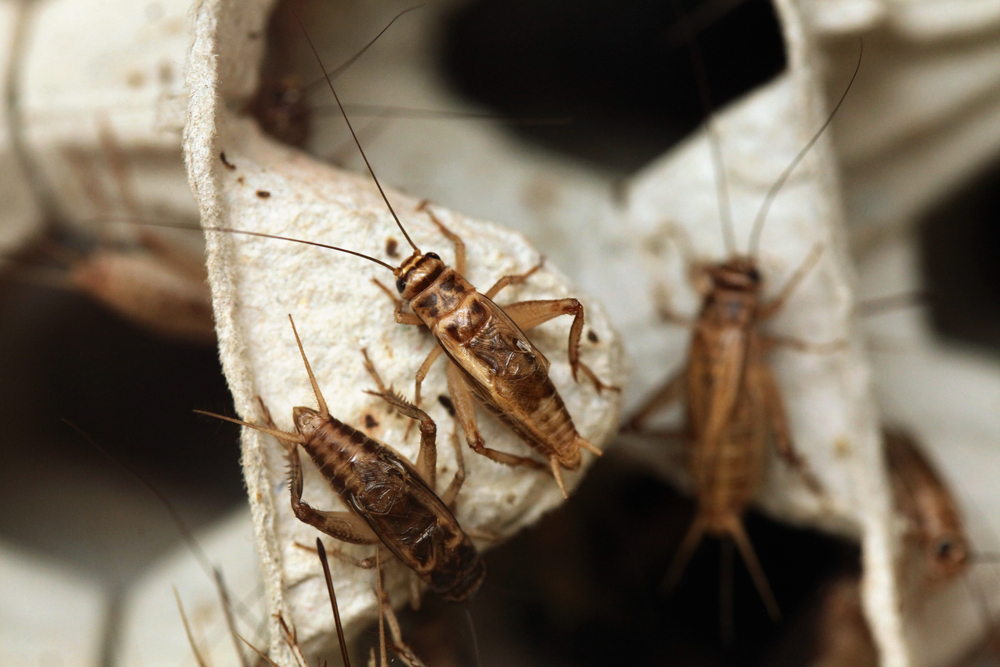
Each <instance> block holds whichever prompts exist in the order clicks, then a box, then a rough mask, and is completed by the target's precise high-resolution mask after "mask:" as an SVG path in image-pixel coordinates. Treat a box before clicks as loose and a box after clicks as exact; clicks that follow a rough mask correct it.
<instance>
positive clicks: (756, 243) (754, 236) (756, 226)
mask: <svg viewBox="0 0 1000 667" xmlns="http://www.w3.org/2000/svg"><path fill="white" fill-rule="evenodd" d="M858 42H859V43H860V46H859V48H858V64H857V65H855V67H854V74H852V75H851V80H850V82H848V84H847V88H846V89H845V90H844V94H843V95H841V96H840V100H839V101H838V102H837V105H836V106H835V107H833V111H831V112H830V115H829V116H828V117H827V119H826V122H825V123H823V126H822V127H821V128H819V131H818V132H816V134H814V135H813V136H812V139H810V140H809V142H808V143H807V144H806V145H805V146H804V147H803V148H802V150H801V151H799V154H798V155H796V156H795V159H793V160H792V161H791V163H789V165H788V166H787V167H785V171H784V172H782V174H781V176H779V177H778V180H777V181H775V182H774V185H772V186H771V189H770V190H768V191H767V194H766V195H764V201H763V202H762V203H761V205H760V210H759V211H758V212H757V218H756V219H755V220H754V222H753V231H752V232H751V233H750V256H751V257H756V256H757V250H759V248H760V235H761V232H762V231H763V230H764V220H765V219H767V214H768V211H770V210H771V204H773V203H774V198H775V197H777V196H778V191H780V190H781V188H782V186H784V185H785V181H787V180H788V177H789V176H791V175H792V172H793V171H795V167H797V166H798V165H799V162H801V161H802V158H804V157H805V156H806V153H808V152H809V149H811V148H812V147H813V145H815V143H816V142H817V141H819V138H820V136H821V135H822V134H823V132H825V131H826V128H828V127H830V123H832V122H833V118H834V116H836V115H837V111H839V110H840V107H841V105H842V104H843V103H844V100H846V99H847V93H849V92H851V87H852V86H853V85H854V80H855V79H857V78H858V72H859V71H861V56H862V55H864V52H865V41H864V39H862V38H860V37H859V38H858Z"/></svg>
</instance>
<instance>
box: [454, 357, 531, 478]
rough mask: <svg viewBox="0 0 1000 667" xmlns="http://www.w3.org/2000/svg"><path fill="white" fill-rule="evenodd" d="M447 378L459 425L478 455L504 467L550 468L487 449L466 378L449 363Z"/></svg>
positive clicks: (526, 459) (523, 457)
mask: <svg viewBox="0 0 1000 667" xmlns="http://www.w3.org/2000/svg"><path fill="white" fill-rule="evenodd" d="M447 376H448V393H449V394H450V395H451V401H452V403H453V404H454V406H455V417H456V418H457V419H458V423H459V424H461V426H462V430H463V431H464V432H465V440H466V442H468V443H469V447H472V449H473V450H475V452H476V453H477V454H482V455H483V456H485V457H487V458H488V459H490V460H492V461H495V462H496V463H502V464H503V465H508V466H517V465H526V466H529V467H532V468H539V469H542V470H545V469H547V468H548V466H547V465H546V464H544V463H540V462H538V461H536V460H535V459H533V458H530V457H528V456H517V455H516V454H508V453H506V452H501V451H499V450H496V449H492V448H490V447H487V446H486V444H485V442H484V441H483V436H482V434H481V433H480V432H479V425H478V423H477V421H476V410H475V404H474V401H473V399H472V392H471V391H470V390H469V386H468V385H467V384H466V383H465V378H464V377H462V374H461V370H459V368H458V366H456V365H455V364H453V363H449V364H448V371H447Z"/></svg>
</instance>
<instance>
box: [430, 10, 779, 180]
mask: <svg viewBox="0 0 1000 667" xmlns="http://www.w3.org/2000/svg"><path fill="white" fill-rule="evenodd" d="M683 4H684V6H685V10H686V12H687V15H688V16H689V17H690V18H689V21H690V24H691V27H692V29H693V30H694V31H697V33H698V34H697V37H696V44H697V49H698V51H699V53H700V54H701V57H702V59H703V60H704V63H705V70H706V72H707V83H708V85H709V87H710V90H711V91H712V106H713V107H714V108H719V107H721V106H723V105H725V104H726V103H727V102H729V101H731V100H733V99H735V98H737V97H739V96H741V95H743V94H744V93H746V92H748V91H749V90H751V89H753V88H755V87H757V86H760V85H761V84H763V83H764V82H766V81H768V80H770V79H771V78H773V77H775V76H776V75H777V74H779V73H780V72H781V71H782V70H783V69H784V68H785V51H784V43H783V41H782V37H781V32H780V27H779V24H778V21H777V18H776V16H775V13H774V8H773V7H772V6H771V4H770V3H769V2H767V1H766V0H746V1H745V2H738V1H737V2H732V1H730V2H720V1H719V0H703V1H701V2H698V1H697V0H696V1H694V2H692V1H690V0H688V1H687V2H684V3H683ZM684 33H685V31H684V29H683V27H682V26H681V25H680V24H679V23H678V21H677V19H676V13H675V11H674V8H673V6H672V5H671V3H669V2H657V1H653V0H644V1H643V2H638V3H620V2H614V1H613V0H587V1H585V2H571V1H569V0H546V1H544V2H537V1H534V0H514V1H509V0H478V1H477V2H470V3H468V4H463V5H460V6H459V8H458V9H457V10H455V12H454V13H453V14H452V15H451V16H450V17H448V18H447V19H446V21H445V25H444V27H443V32H442V35H441V38H440V40H438V42H439V43H440V54H439V59H440V60H441V62H442V69H443V70H444V72H445V73H446V76H447V77H448V79H449V81H450V82H451V84H452V86H453V87H454V88H455V89H456V90H457V91H458V92H459V93H460V94H462V95H465V96H466V97H469V98H471V99H473V100H475V101H477V102H478V103H480V104H483V105H485V106H487V107H489V108H491V109H494V110H496V111H498V112H500V113H503V114H507V115H509V116H511V117H515V118H519V117H528V118H545V117H548V118H571V119H572V121H573V122H572V123H571V124H569V125H562V126H537V125H536V126H513V127H512V130H513V131H516V132H518V133H519V134H520V135H521V136H523V137H524V138H526V139H528V140H530V141H533V142H536V143H538V144H541V145H543V146H545V147H547V148H549V149H551V150H554V151H557V152H560V153H564V154H568V155H572V156H574V157H577V158H580V159H583V160H585V161H587V162H590V163H592V164H596V165H598V166H600V167H601V168H603V169H606V170H609V171H615V172H620V173H622V174H623V175H625V174H628V173H631V172H633V171H635V170H637V169H639V168H641V167H642V166H643V165H645V164H647V163H648V162H649V161H651V160H652V159H654V158H656V157H658V156H659V155H661V154H663V153H664V152H665V151H666V150H667V149H668V148H669V147H671V146H673V145H674V144H676V143H677V142H678V141H680V140H681V139H682V138H683V137H685V136H686V135H688V134H689V133H690V132H691V131H692V130H694V129H695V128H696V127H697V125H698V124H699V123H700V122H701V120H702V119H703V118H704V115H705V113H704V109H703V107H702V105H701V104H700V102H699V96H698V92H697V91H698V88H697V83H696V81H697V79H696V76H695V70H694V66H693V65H692V60H691V55H690V53H689V49H688V48H687V42H686V41H685V39H684Z"/></svg>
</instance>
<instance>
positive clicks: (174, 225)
mask: <svg viewBox="0 0 1000 667" xmlns="http://www.w3.org/2000/svg"><path fill="white" fill-rule="evenodd" d="M101 220H103V221H105V222H127V223H129V224H133V225H141V226H143V227H161V228H163V229H188V230H190V231H193V232H197V231H204V232H222V233H225V234H243V235H244V236H257V237H260V238H263V239H277V240H278V241H289V242H291V243H302V244H303V245H311V246H316V247H317V248H324V249H325V250H336V251H338V252H343V253H347V254H348V255H354V256H355V257H360V258H362V259H367V260H368V261H369V262H375V263H376V264H378V265H379V266H384V267H385V268H387V269H389V270H390V271H392V272H393V273H396V267H394V266H393V265H392V264H388V263H386V262H383V261H382V260H380V259H375V258H374V257H372V256H371V255H366V254H364V253H363V252H358V251H357V250H348V249H347V248H341V247H339V246H335V245H329V244H327V243H320V242H318V241H306V240H305V239H296V238H292V237H291V236H278V235H277V234H265V233H264V232H251V231H247V230H245V229H233V228H231V227H194V226H192V225H185V224H182V223H178V222H164V221H160V220H147V219H139V218H131V217H127V216H126V217H114V218H101Z"/></svg>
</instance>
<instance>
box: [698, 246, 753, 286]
mask: <svg viewBox="0 0 1000 667" xmlns="http://www.w3.org/2000/svg"><path fill="white" fill-rule="evenodd" d="M705 272H706V273H707V274H708V277H709V279H710V280H711V281H712V287H713V288H714V289H717V290H736V291H738V292H758V291H759V290H760V285H761V281H762V278H761V275H760V271H759V270H758V269H757V262H755V261H754V259H753V257H750V256H748V255H733V256H732V257H730V258H729V259H727V260H726V261H725V262H721V263H719V264H712V265H710V266H708V267H706V268H705Z"/></svg>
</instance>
